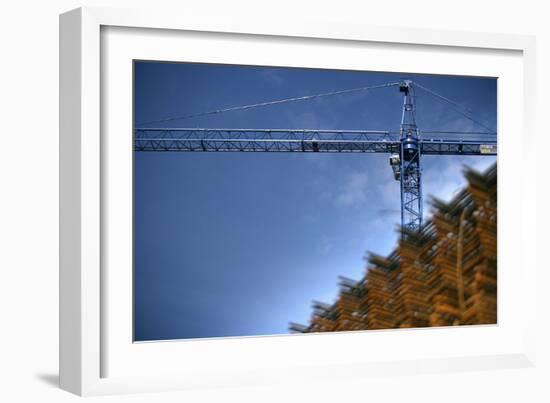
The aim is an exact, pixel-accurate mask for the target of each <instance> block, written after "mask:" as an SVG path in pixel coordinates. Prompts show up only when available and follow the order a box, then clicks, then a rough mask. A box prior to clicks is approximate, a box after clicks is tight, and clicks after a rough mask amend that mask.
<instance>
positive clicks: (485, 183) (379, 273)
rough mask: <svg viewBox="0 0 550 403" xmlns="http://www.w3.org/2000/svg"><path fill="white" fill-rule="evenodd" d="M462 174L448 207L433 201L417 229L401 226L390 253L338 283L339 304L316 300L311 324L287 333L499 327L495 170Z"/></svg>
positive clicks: (370, 259) (369, 259) (294, 326)
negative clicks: (426, 218) (460, 184)
mask: <svg viewBox="0 0 550 403" xmlns="http://www.w3.org/2000/svg"><path fill="white" fill-rule="evenodd" d="M464 175H465V177H466V179H467V186H466V187H465V188H464V189H462V190H461V191H460V192H459V193H457V194H456V195H455V196H454V197H453V199H452V200H451V201H449V202H443V201H441V200H438V199H434V198H432V199H431V203H430V204H431V207H432V210H431V219H430V220H429V221H427V222H426V223H425V225H424V226H423V227H422V229H421V230H420V231H411V230H407V229H406V228H401V229H400V231H401V237H400V240H399V241H398V245H397V247H396V248H395V250H394V251H393V252H392V253H390V254H389V255H388V256H380V255H377V254H374V253H369V254H368V255H367V257H366V258H365V260H366V261H367V267H366V273H365V275H364V277H363V278H361V279H360V280H358V281H355V280H352V279H349V278H345V277H340V281H339V294H338V297H337V299H336V301H335V302H334V303H333V304H327V303H323V302H318V301H314V302H313V304H312V308H313V313H312V315H311V320H310V323H309V324H307V325H301V324H296V323H291V324H290V327H289V328H290V331H291V332H294V333H315V332H335V331H351V330H369V329H394V328H417V327H428V326H455V325H478V324H495V323H497V239H496V238H497V167H496V164H495V165H493V166H492V167H490V168H489V169H488V170H487V171H486V172H483V173H480V172H477V171H474V170H472V169H469V168H465V169H464Z"/></svg>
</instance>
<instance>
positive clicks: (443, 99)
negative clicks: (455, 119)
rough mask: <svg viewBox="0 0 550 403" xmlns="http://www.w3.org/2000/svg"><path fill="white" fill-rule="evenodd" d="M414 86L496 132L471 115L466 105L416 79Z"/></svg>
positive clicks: (492, 132)
mask: <svg viewBox="0 0 550 403" xmlns="http://www.w3.org/2000/svg"><path fill="white" fill-rule="evenodd" d="M414 86H415V87H418V88H420V89H421V90H424V91H425V92H427V93H428V94H430V95H432V96H433V97H435V98H437V99H439V100H441V101H444V102H446V103H448V104H449V105H450V106H451V107H452V108H453V109H454V110H455V111H456V112H458V113H460V114H461V115H462V116H464V117H465V118H466V119H468V120H470V121H472V122H474V123H475V124H477V125H479V126H481V127H483V128H484V129H487V130H489V131H490V132H491V134H496V133H495V132H494V131H493V130H492V129H491V128H489V127H487V126H486V125H485V124H484V123H482V122H480V121H479V120H477V119H474V118H473V117H472V116H471V113H472V112H471V111H470V110H469V109H467V108H465V107H463V106H462V105H460V104H458V103H456V102H454V101H451V100H450V99H449V98H447V97H444V96H443V95H440V94H438V93H437V92H435V91H432V90H430V89H429V88H426V87H424V86H423V85H420V84H418V83H417V82H416V81H415V82H414Z"/></svg>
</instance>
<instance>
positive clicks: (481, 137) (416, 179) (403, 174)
mask: <svg viewBox="0 0 550 403" xmlns="http://www.w3.org/2000/svg"><path fill="white" fill-rule="evenodd" d="M394 85H395V86H399V91H400V92H401V93H402V94H403V108H402V115H401V124H400V129H399V132H392V131H388V130H303V129H208V128H179V127H156V128H154V127H138V128H136V129H135V130H134V150H135V151H138V152H146V151H149V152H195V151H198V152H329V153H385V154H390V157H389V161H390V166H391V168H392V170H393V174H394V178H395V179H396V180H397V181H399V183H400V188H401V227H402V228H403V229H405V230H409V231H418V230H420V229H421V228H422V218H423V217H422V215H423V200H422V167H421V156H422V155H478V156H487V155H496V153H497V142H496V136H495V133H490V132H456V131H454V132H450V131H424V132H422V131H420V130H419V129H418V126H417V123H416V106H415V88H416V87H417V86H418V87H419V88H421V89H422V90H425V91H427V92H428V93H430V94H431V95H434V96H438V97H439V98H441V99H443V100H445V101H446V102H449V103H451V104H452V101H450V100H448V99H447V98H444V97H442V96H439V95H438V94H435V93H434V92H432V91H431V90H428V89H427V88H425V87H423V86H421V85H417V84H415V83H413V81H411V80H403V81H401V82H398V83H390V84H386V85H382V86H376V87H371V88H378V87H388V86H394ZM345 92H349V91H339V92H334V93H333V94H339V93H345ZM326 95H332V93H330V94H320V96H326ZM312 97H313V96H309V97H298V98H294V99H290V101H294V100H300V99H304V98H312ZM280 102H281V101H274V102H271V103H261V104H255V105H250V106H244V107H241V108H242V109H244V108H250V107H256V106H265V105H269V104H275V103H280ZM236 109H239V108H229V109H227V111H229V110H236ZM218 112H224V110H221V111H213V112H207V113H205V114H211V113H218ZM459 112H460V111H459ZM460 113H462V114H463V115H464V116H465V117H467V118H469V119H470V120H472V121H474V122H476V121H475V120H474V119H473V118H472V117H470V116H468V115H466V114H464V113H463V112H460ZM476 123H478V124H479V122H476ZM481 125H482V124H481ZM482 126H483V125H482ZM483 127H486V126H483ZM472 135H473V136H474V137H473V138H472V137H471V136H472Z"/></svg>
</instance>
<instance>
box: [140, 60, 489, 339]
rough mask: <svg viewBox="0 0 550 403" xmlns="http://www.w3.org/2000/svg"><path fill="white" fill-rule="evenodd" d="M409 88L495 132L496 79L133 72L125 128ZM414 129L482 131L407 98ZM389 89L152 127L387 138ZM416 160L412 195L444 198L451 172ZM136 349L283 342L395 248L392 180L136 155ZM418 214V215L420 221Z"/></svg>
mask: <svg viewBox="0 0 550 403" xmlns="http://www.w3.org/2000/svg"><path fill="white" fill-rule="evenodd" d="M403 77H407V78H411V79H413V80H415V81H417V82H419V83H420V84H422V85H424V86H426V87H428V88H430V89H432V90H434V91H437V92H438V93H440V94H441V95H443V96H445V97H448V98H451V99H452V100H453V101H455V102H458V103H460V104H461V105H463V106H464V107H466V108H469V109H471V110H472V111H473V112H474V113H475V115H476V116H477V117H478V118H479V119H480V120H482V121H483V122H486V124H487V125H488V126H489V127H491V128H495V129H496V80H495V79H484V78H467V77H445V76H422V75H414V74H385V73H369V72H351V71H330V70H313V69H289V68H269V67H247V66H228V65H207V64H176V63H152V62H136V63H135V121H136V122H144V121H148V120H156V119H162V118H166V117H170V116H182V115H189V114H193V113H198V112H204V111H209V110H213V109H220V108H225V107H231V106H235V105H243V104H248V103H257V102H263V101H269V100H273V99H279V98H286V97H293V96H301V95H308V94H315V93H322V92H327V91H333V90H341V89H347V88H354V87H361V86H368V85H375V84H381V83H386V82H393V81H399V79H400V78H403ZM417 95H418V97H417V105H418V107H417V120H418V125H419V127H420V128H421V129H423V130H434V129H435V130H484V129H483V128H481V127H479V126H476V125H475V124H473V123H472V122H470V121H469V120H467V119H465V118H464V117H462V116H461V115H460V114H458V113H456V112H455V111H453V110H452V109H450V108H448V107H447V106H445V105H444V104H442V103H441V102H439V101H437V100H436V99H435V98H433V97H432V96H429V95H427V94H425V93H424V92H421V91H418V92H417ZM401 106H402V95H401V94H400V93H399V92H398V89H397V88H396V87H392V88H386V89H379V90H374V91H372V92H369V93H357V94H348V95H340V96H334V97H329V98H321V99H315V100H311V101H301V102H294V103H289V104H282V105H274V106H269V107H265V108H256V109H252V110H246V111H236V112H228V113H225V114H218V115H211V116H207V117H200V118H194V119H187V120H182V121H172V122H167V123H164V124H155V126H163V125H164V126H166V127H176V126H179V127H211V128H216V127H217V128H220V127H223V128H289V129H295V128H296V129H372V130H397V129H398V128H399V122H400V117H401ZM494 161H495V158H494V157H448V156H447V157H439V156H426V157H423V166H424V195H425V200H426V202H428V201H429V197H428V196H429V195H435V196H437V197H440V198H443V199H449V198H450V197H452V195H453V193H454V192H455V191H456V190H457V189H459V188H460V187H461V186H463V185H464V181H463V178H462V175H461V170H462V167H463V165H464V164H466V165H470V166H473V167H476V168H478V169H484V168H485V167H487V166H489V165H490V164H492V163H493V162H494ZM134 163H135V171H134V175H135V177H134V185H135V188H134V219H135V227H134V238H135V239H134V249H135V250H134V265H135V273H134V275H135V278H134V296H135V305H134V309H135V312H134V318H135V339H136V340H137V341H141V340H165V339H180V338H197V337H219V336H250V335H267V334H281V333H287V328H288V322H289V321H293V322H302V323H306V322H307V321H308V319H309V316H310V314H311V306H310V304H311V301H312V300H313V299H316V300H321V301H326V302H332V301H333V299H334V298H335V297H336V295H337V277H338V275H344V276H347V277H351V278H356V279H358V278H360V277H361V276H362V275H363V274H364V270H365V263H364V261H363V256H364V255H365V253H366V251H373V252H376V253H379V254H385V253H388V252H390V251H391V249H392V248H393V247H394V246H395V244H396V241H397V233H396V232H395V229H396V226H397V225H398V222H399V218H400V217H399V213H398V211H399V208H400V201H399V183H398V182H396V181H395V180H394V179H393V175H392V171H391V168H390V166H389V164H388V156H387V155H383V154H379V155H378V154H377V155H374V154H373V155H368V154H357V155H356V154H354V155H352V154H298V153H297V154H283V153H281V154H279V153H265V154H264V153H146V152H138V153H135V160H134ZM429 210H430V209H429V206H427V205H426V207H425V211H426V213H427V214H428V215H429Z"/></svg>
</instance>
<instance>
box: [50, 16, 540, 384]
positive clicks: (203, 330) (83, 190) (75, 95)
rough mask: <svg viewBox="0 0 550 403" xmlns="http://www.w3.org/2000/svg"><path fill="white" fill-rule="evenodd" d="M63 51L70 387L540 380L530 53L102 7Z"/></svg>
mask: <svg viewBox="0 0 550 403" xmlns="http://www.w3.org/2000/svg"><path fill="white" fill-rule="evenodd" d="M233 24H234V25H233ZM60 44H61V55H60V83H61V84H60V96H61V103H60V109H61V118H60V127H61V129H60V131H61V132H60V136H61V141H60V171H61V172H60V187H61V190H60V201H61V210H60V211H61V218H60V233H61V239H60V242H61V256H60V260H61V263H60V383H61V386H62V388H64V389H66V390H69V391H71V392H74V393H77V394H80V395H95V394H111V393H129V392H139V391H157V390H168V389H183V388H185V389H189V388H205V387H206V388H208V387H215V386H245V385H258V384H270V383H274V382H278V383H280V382H282V383H283V384H284V383H292V382H296V381H297V380H299V381H306V380H313V381H320V380H323V381H324V380H326V381H328V380H331V379H335V378H337V379H346V378H348V377H357V376H369V375H371V374H375V373H376V374H380V373H391V374H415V373H419V372H434V373H435V372H439V371H454V370H478V369H492V368H494V369H497V368H514V367H515V368H517V367H528V366H532V365H534V357H535V354H534V343H533V339H534V319H533V317H532V313H531V312H533V311H534V310H533V306H534V295H535V294H534V289H535V285H534V280H531V279H534V278H535V275H533V273H534V271H535V268H536V264H535V262H534V256H535V253H534V248H535V242H533V237H534V234H535V230H534V227H535V209H534V193H533V192H534V189H535V185H534V179H533V177H532V176H531V175H527V174H526V172H527V169H528V168H529V167H528V166H527V163H526V162H525V163H524V162H521V163H519V164H518V160H519V161H528V156H529V153H530V151H531V150H532V148H533V147H534V135H533V134H532V133H533V131H532V127H531V125H532V124H533V108H531V105H530V104H531V102H533V100H532V96H533V93H534V87H535V78H534V74H533V69H534V62H533V60H534V40H533V39H532V38H531V37H526V36H510V35H499V34H476V33H464V32H452V31H441V32H439V31H438V32H432V31H427V30H413V29H404V28H395V29H391V30H389V29H382V28H373V27H368V26H366V27H364V26H361V27H358V26H350V25H343V24H342V25H340V24H328V25H327V24H315V23H306V24H300V25H293V24H292V23H290V22H288V23H286V24H282V25H281V24H280V23H277V24H275V23H273V24H269V23H267V24H266V23H265V21H264V22H262V23H261V24H259V23H254V22H252V21H244V19H243V21H240V22H237V21H235V20H232V21H231V22H229V21H227V22H225V23H224V22H212V21H205V20H201V19H193V18H190V17H183V18H182V17H181V16H177V18H175V16H172V15H169V14H162V13H151V12H149V11H148V12H144V11H136V10H132V11H129V10H107V9H96V8H92V9H89V8H85V9H78V10H74V11H71V12H68V13H66V14H63V15H62V16H61V18H60ZM497 167H498V169H497ZM518 186H519V187H520V188H521V189H522V190H523V191H522V192H518V191H517V189H518ZM497 195H498V197H497ZM497 224H498V225H497Z"/></svg>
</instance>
